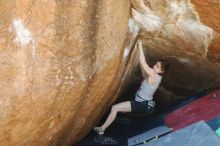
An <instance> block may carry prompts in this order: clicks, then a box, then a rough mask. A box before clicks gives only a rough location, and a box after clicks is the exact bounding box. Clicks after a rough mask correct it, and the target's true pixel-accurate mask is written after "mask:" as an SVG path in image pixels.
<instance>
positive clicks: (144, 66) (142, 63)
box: [138, 40, 155, 77]
mask: <svg viewBox="0 0 220 146" xmlns="http://www.w3.org/2000/svg"><path fill="white" fill-rule="evenodd" d="M138 48H139V61H140V66H141V68H142V70H143V72H144V73H146V74H148V75H149V76H151V77H154V75H155V72H154V70H153V69H152V68H151V67H150V66H149V65H148V64H147V62H146V61H145V56H144V52H143V48H142V42H141V41H140V40H138Z"/></svg>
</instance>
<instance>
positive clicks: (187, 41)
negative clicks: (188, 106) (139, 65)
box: [131, 0, 220, 98]
mask: <svg viewBox="0 0 220 146" xmlns="http://www.w3.org/2000/svg"><path fill="white" fill-rule="evenodd" d="M131 2H132V5H133V7H134V8H135V9H136V10H135V11H133V16H134V19H135V20H136V22H137V24H138V25H139V27H140V28H141V32H140V36H141V38H142V40H143V41H144V46H145V54H146V56H147V58H148V60H149V61H151V60H156V59H160V58H166V59H167V60H169V61H170V62H171V68H170V71H169V73H168V74H169V75H168V76H165V77H164V80H163V84H162V86H164V88H165V89H166V90H168V91H167V92H170V91H171V93H173V95H175V96H176V97H179V96H182V97H184V96H189V95H192V94H194V93H196V92H199V91H201V90H204V89H209V88H212V87H215V86H219V84H220V61H219V54H220V51H219V48H220V46H219V43H220V40H219V23H220V21H219V19H218V18H219V16H218V15H217V14H218V13H219V9H220V3H219V2H217V1H215V2H214V1H213V2H209V1H208V0H207V1H197V0H192V1H184V0H177V1H169V0H150V1H143V0H132V1H131ZM203 7H204V8H203ZM149 14H150V15H151V14H153V15H154V17H150V16H149ZM143 19H145V20H146V21H145V20H143ZM150 19H151V20H152V21H149V20H150ZM141 20H143V21H141ZM200 20H201V21H200ZM155 21H158V23H154V22H155ZM159 22H160V23H159ZM145 23H147V24H145ZM153 26H155V29H148V28H152V27H153ZM146 27H147V28H146ZM164 93H165V92H164ZM164 95H166V94H164ZM173 95H172V97H175V96H173ZM170 97H171V96H170ZM156 98H159V97H156Z"/></svg>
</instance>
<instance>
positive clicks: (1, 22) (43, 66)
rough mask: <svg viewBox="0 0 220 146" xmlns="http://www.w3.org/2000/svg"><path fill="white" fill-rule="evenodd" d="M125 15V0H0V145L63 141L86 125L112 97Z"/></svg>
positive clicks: (119, 71) (72, 138) (70, 140)
mask: <svg viewBox="0 0 220 146" xmlns="http://www.w3.org/2000/svg"><path fill="white" fill-rule="evenodd" d="M129 15H130V2H129V1H127V0H118V1H117V3H115V2H113V1H112V0H105V1H96V0H74V1H71V0H62V1H61V0H49V1H48V0H42V1H34V0H22V1H20V0H13V1H11V0H10V1H6V0H3V1H0V30H1V32H0V33H1V37H0V68H1V75H0V81H1V82H0V87H1V91H0V97H1V98H0V145H1V146H30V145H31V146H44V145H45V146H49V145H51V146H52V145H54V146H55V145H57V146H62V145H70V144H71V143H75V142H76V141H77V140H79V139H80V138H82V137H83V136H84V135H85V134H86V133H87V132H88V131H89V130H90V128H91V127H92V126H93V125H94V123H95V121H96V120H97V118H98V117H99V116H100V113H102V112H103V108H105V107H106V105H110V104H111V102H112V101H113V100H114V99H115V98H116V95H117V88H118V86H119V85H120V78H121V76H122V74H123V70H122V69H121V68H123V66H125V62H126V57H127V55H128V54H129V52H128V51H127V53H126V54H125V56H123V52H124V46H125V43H126V39H127V36H128V34H129V32H128V18H129ZM127 42H128V41H127ZM123 61H124V63H123Z"/></svg>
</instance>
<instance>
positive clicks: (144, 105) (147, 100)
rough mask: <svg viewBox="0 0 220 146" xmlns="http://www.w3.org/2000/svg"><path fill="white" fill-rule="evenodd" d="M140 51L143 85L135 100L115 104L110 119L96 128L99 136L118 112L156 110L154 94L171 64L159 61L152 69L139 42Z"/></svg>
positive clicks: (149, 111)
mask: <svg viewBox="0 0 220 146" xmlns="http://www.w3.org/2000/svg"><path fill="white" fill-rule="evenodd" d="M137 44H138V49H139V61H140V67H141V72H142V76H143V77H144V80H143V81H142V83H141V86H140V87H139V89H138V91H137V92H136V94H135V100H132V101H126V102H121V103H118V104H115V105H113V106H112V108H111V112H110V114H109V115H108V118H107V119H106V121H105V122H104V124H103V125H101V126H100V127H94V128H93V130H94V131H95V132H96V133H97V134H98V135H103V134H104V131H105V130H106V129H107V128H108V127H109V126H110V125H111V124H112V122H113V121H114V120H115V118H116V115H117V113H118V112H123V113H126V112H148V113H151V112H152V110H153V109H154V106H155V102H154V101H153V94H154V93H155V91H156V90H157V88H158V86H159V84H160V82H161V79H162V75H163V74H164V73H165V72H166V71H167V69H168V67H169V64H168V63H167V62H166V61H162V60H160V61H157V62H156V64H155V65H154V66H153V67H152V68H151V67H150V66H149V65H148V64H147V62H146V61H145V56H144V53H143V48H142V42H141V41H140V40H138V41H137Z"/></svg>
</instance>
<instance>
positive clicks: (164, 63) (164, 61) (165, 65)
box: [157, 59, 170, 75]
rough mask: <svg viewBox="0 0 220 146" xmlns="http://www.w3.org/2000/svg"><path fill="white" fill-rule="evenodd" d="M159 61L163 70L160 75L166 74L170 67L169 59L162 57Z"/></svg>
mask: <svg viewBox="0 0 220 146" xmlns="http://www.w3.org/2000/svg"><path fill="white" fill-rule="evenodd" d="M157 62H160V63H161V70H162V72H163V73H161V74H160V75H165V74H166V73H167V72H168V69H169V67H170V64H169V62H168V61H167V59H160V60H158V61H157Z"/></svg>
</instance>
